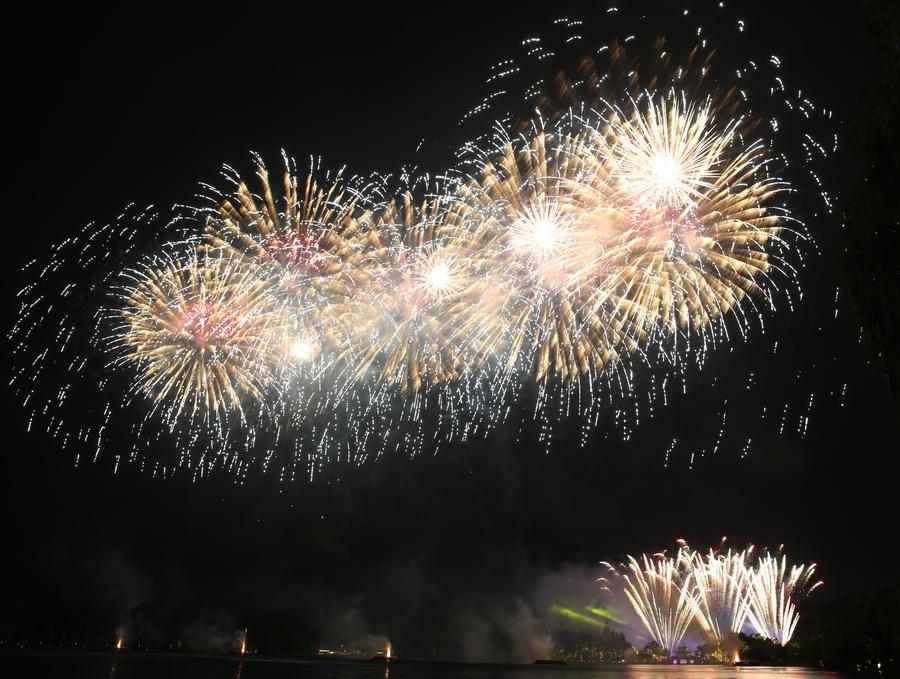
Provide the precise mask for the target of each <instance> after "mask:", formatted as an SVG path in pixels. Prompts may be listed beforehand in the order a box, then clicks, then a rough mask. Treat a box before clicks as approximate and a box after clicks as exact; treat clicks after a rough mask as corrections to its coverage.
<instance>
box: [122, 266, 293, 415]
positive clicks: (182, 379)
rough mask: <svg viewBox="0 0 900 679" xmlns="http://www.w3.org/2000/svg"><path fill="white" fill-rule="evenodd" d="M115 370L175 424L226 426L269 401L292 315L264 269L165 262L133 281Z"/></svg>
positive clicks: (125, 296) (136, 273)
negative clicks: (250, 406) (123, 371)
mask: <svg viewBox="0 0 900 679" xmlns="http://www.w3.org/2000/svg"><path fill="white" fill-rule="evenodd" d="M124 279H125V280H126V281H131V284H130V285H127V284H126V286H125V287H123V288H122V290H121V292H120V295H121V299H122V304H121V311H118V310H117V311H115V312H113V313H120V314H121V320H120V322H119V323H118V324H117V325H116V326H115V327H116V330H115V331H114V334H113V335H112V338H111V341H110V350H111V351H113V352H114V353H115V354H116V358H115V359H114V361H113V363H114V364H116V365H122V366H124V367H126V368H127V369H129V370H132V371H133V372H134V376H135V377H134V383H133V386H132V391H134V392H137V393H141V394H143V395H145V396H146V397H147V398H148V399H150V400H151V401H152V402H153V403H154V404H155V407H157V408H159V409H160V410H161V412H162V413H163V416H164V418H165V419H166V420H167V421H169V422H170V423H174V422H176V421H178V420H181V419H187V420H188V421H191V422H192V421H194V420H198V419H199V420H202V421H215V422H216V423H221V421H222V418H224V417H225V416H227V415H228V414H229V413H232V412H234V413H238V414H239V415H240V416H241V418H243V416H244V407H243V403H244V402H245V401H247V400H250V401H252V402H255V403H259V404H262V403H263V400H264V396H265V393H266V391H267V389H268V388H269V386H270V385H271V384H272V379H271V378H272V374H273V371H274V369H275V367H276V365H277V362H278V356H279V352H277V351H274V350H273V348H274V347H277V346H278V343H277V341H273V339H275V338H278V337H280V336H281V335H282V332H281V330H282V326H281V324H282V321H283V318H284V316H283V314H282V313H280V309H279V308H278V306H277V302H276V298H275V296H274V295H273V294H272V293H273V286H272V284H271V283H269V282H268V281H267V280H266V279H265V278H263V277H261V276H260V275H259V271H258V270H256V269H254V268H253V267H251V266H248V265H247V264H246V263H245V262H243V261H241V260H236V259H233V258H231V257H228V256H225V255H218V256H217V255H212V254H196V255H189V256H187V257H186V258H183V259H181V258H177V257H173V258H165V259H164V260H163V261H160V262H153V263H151V264H150V265H148V266H146V267H145V268H142V269H136V270H132V271H127V272H126V273H125V274H124Z"/></svg>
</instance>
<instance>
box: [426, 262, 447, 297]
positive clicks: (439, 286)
mask: <svg viewBox="0 0 900 679" xmlns="http://www.w3.org/2000/svg"><path fill="white" fill-rule="evenodd" d="M428 283H429V285H431V287H432V289H434V290H436V291H438V292H441V291H443V290H446V289H447V286H448V285H449V284H450V269H448V268H447V265H446V264H436V265H435V266H433V267H432V268H431V271H430V272H429V273H428Z"/></svg>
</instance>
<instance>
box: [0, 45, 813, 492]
mask: <svg viewBox="0 0 900 679" xmlns="http://www.w3.org/2000/svg"><path fill="white" fill-rule="evenodd" d="M526 42H528V41H526ZM609 53H610V64H611V66H610V69H609V72H610V73H611V72H613V71H614V70H616V69H621V65H622V63H624V62H625V61H626V57H625V56H624V51H623V50H622V49H621V48H620V47H619V46H618V45H616V44H614V45H613V48H612V49H611V50H609ZM695 56H696V55H695V54H692V55H691V59H694V58H695ZM667 63H668V62H667ZM666 68H667V69H668V71H669V72H670V75H669V77H668V79H666V80H664V81H663V80H660V79H656V80H652V81H651V85H644V84H641V85H640V86H638V85H637V84H636V83H635V80H634V78H632V79H631V81H629V82H627V83H625V84H622V85H618V84H612V85H609V86H604V85H603V84H602V83H603V82H604V81H606V80H607V77H606V76H604V75H602V73H601V72H600V71H596V70H595V71H594V72H593V73H594V74H593V76H591V77H593V79H594V81H597V82H596V83H594V84H595V85H596V87H597V88H598V92H599V93H597V92H595V93H594V94H592V95H591V100H590V101H589V102H588V105H587V106H584V105H582V106H581V107H580V108H578V109H576V108H573V107H568V108H565V109H564V110H563V109H562V108H561V106H559V105H557V106H556V110H555V111H554V112H553V114H552V115H545V113H544V112H542V111H539V112H536V113H535V114H534V117H533V119H531V120H528V121H525V122H524V123H521V122H520V124H519V125H518V129H517V130H513V131H512V132H510V131H508V130H507V129H506V128H498V129H499V131H498V132H497V133H496V134H494V135H493V136H490V137H488V138H487V141H484V139H482V140H480V141H479V142H471V143H470V144H467V145H464V147H463V150H462V152H461V157H463V158H464V159H463V160H462V161H461V162H460V164H459V166H458V167H457V168H454V169H453V170H452V171H449V172H447V173H446V174H445V175H442V176H440V177H439V178H436V179H435V178H433V177H425V178H422V180H421V181H418V182H409V183H408V186H409V187H415V186H417V185H418V186H420V187H421V186H424V187H425V188H424V190H421V189H420V190H416V189H415V188H404V189H402V190H394V191H392V190H391V189H390V188H389V183H390V182H389V181H388V180H387V179H384V178H377V177H376V178H372V177H368V178H361V177H345V176H344V174H343V173H342V172H341V173H337V174H328V173H324V172H319V171H317V170H315V169H314V170H311V171H310V173H309V174H307V175H305V176H304V174H303V173H299V172H297V170H296V168H295V166H294V164H293V162H292V161H290V160H289V159H288V158H287V157H285V170H284V172H283V174H282V175H281V176H280V177H278V178H277V179H276V178H274V177H273V176H271V175H270V173H269V170H268V169H267V168H266V166H265V165H264V163H263V162H262V160H261V159H260V158H258V157H255V174H254V175H253V176H252V177H249V178H246V179H245V178H243V177H241V176H240V175H239V174H238V173H237V172H235V171H233V170H231V168H226V172H225V173H224V174H225V176H226V177H227V178H228V179H229V180H230V182H231V183H232V184H233V186H232V188H230V189H229V190H226V191H224V192H223V191H219V190H217V189H215V188H214V187H212V186H207V187H206V188H207V189H208V190H207V191H206V192H205V196H204V201H205V202H204V203H203V204H201V205H199V206H193V207H189V208H185V207H184V206H179V207H178V208H177V216H176V218H174V219H172V220H169V221H168V222H167V225H166V227H165V228H163V227H152V226H148V225H147V224H148V223H151V222H154V223H155V222H158V221H159V218H158V216H152V218H151V217H148V216H146V215H142V216H141V217H140V218H138V219H134V218H133V217H132V216H131V215H130V213H128V214H126V215H125V216H124V217H123V219H122V220H120V222H117V223H116V224H114V225H111V226H105V227H102V228H99V229H96V228H91V229H88V230H86V231H85V232H84V233H82V234H81V235H80V236H78V237H75V238H72V239H69V240H68V241H66V242H64V243H62V244H60V245H59V246H57V248H56V249H55V250H54V254H53V257H52V259H51V261H50V263H49V264H46V265H45V266H44V268H43V269H42V270H41V271H40V273H39V276H38V280H36V281H35V282H33V283H31V284H29V285H28V286H27V287H26V288H25V290H23V292H22V295H21V296H22V300H23V301H22V306H21V312H20V317H19V321H18V323H17V325H16V327H15V328H14V331H13V339H14V342H15V344H16V352H17V355H18V357H19V361H18V364H17V367H16V368H15V374H14V377H13V383H14V385H16V388H17V389H18V390H19V393H21V394H22V395H23V401H24V402H25V404H26V407H27V408H28V409H29V411H30V416H31V417H30V419H31V420H33V419H34V418H44V419H45V421H46V422H47V429H48V430H49V431H50V432H51V433H53V434H54V435H57V436H59V437H61V438H62V439H63V444H64V445H67V444H68V443H69V442H75V441H77V442H78V444H79V445H82V444H88V445H90V444H93V447H94V452H93V455H94V457H95V458H96V457H97V456H99V454H100V450H101V448H102V446H103V445H104V442H105V441H106V440H108V437H109V434H108V431H107V430H108V429H109V428H110V427H111V426H113V420H115V419H116V417H117V415H116V414H115V412H117V411H119V410H122V409H125V410H129V409H136V410H137V411H139V412H140V413H142V414H141V416H140V417H137V418H135V417H133V416H132V420H135V419H136V420H138V421H139V422H140V423H139V424H138V425H137V426H136V427H134V428H133V429H132V432H131V435H129V436H128V437H127V440H129V441H133V442H134V443H132V444H131V445H132V449H131V451H130V452H125V453H121V454H117V457H116V460H117V462H118V460H119V459H120V458H121V457H124V458H126V459H130V460H131V461H140V463H141V464H142V465H143V464H146V461H144V460H143V458H142V456H141V454H140V451H139V450H138V447H139V445H141V444H139V443H138V441H156V440H158V439H160V438H162V437H170V438H172V439H173V440H174V442H175V449H176V450H178V451H180V452H179V455H178V459H177V461H175V462H173V463H172V466H173V467H177V466H184V465H186V466H192V467H195V468H198V469H200V470H201V472H202V471H204V470H207V469H210V468H212V467H214V466H223V467H226V468H230V469H232V470H234V471H236V472H237V473H239V474H243V473H245V472H246V469H247V468H248V467H249V465H250V464H251V463H252V462H254V461H257V462H260V461H261V464H262V466H263V467H264V468H267V467H268V466H269V465H270V464H271V460H272V458H273V454H274V453H273V451H274V450H275V449H276V448H279V447H280V448H286V449H291V450H293V452H294V454H296V455H298V456H299V455H300V454H301V450H300V449H301V448H302V447H303V446H304V445H310V446H311V447H312V452H311V453H310V452H307V455H308V457H309V460H310V461H309V463H308V472H309V474H313V473H314V472H315V471H316V469H317V466H319V465H321V464H322V462H323V460H325V459H327V458H329V457H331V458H335V457H337V458H342V457H343V458H345V459H346V460H348V461H353V462H359V461H361V460H362V459H365V457H366V456H367V453H366V450H367V449H368V446H369V445H370V444H372V443H373V442H375V445H377V446H380V448H381V449H384V448H385V447H386V445H387V444H385V441H387V440H388V439H390V437H391V436H392V435H395V437H396V438H397V441H396V446H395V447H396V448H400V447H401V446H402V447H404V448H406V449H408V450H410V451H412V452H416V451H417V450H419V449H421V448H422V447H423V446H424V445H425V443H426V442H428V440H429V439H432V440H438V439H442V440H454V439H456V440H462V441H465V440H467V439H468V438H470V437H472V436H474V435H476V434H479V433H480V434H483V433H484V432H486V431H489V430H490V429H491V428H492V427H494V426H496V425H497V424H499V423H502V422H504V421H505V419H506V418H507V417H508V416H509V413H510V409H511V405H510V404H512V403H514V402H515V401H517V400H518V399H520V398H521V397H522V395H523V394H536V396H535V405H534V412H535V413H539V412H545V411H547V410H558V411H560V412H563V411H565V412H566V413H568V412H569V411H570V410H575V411H576V412H581V413H583V414H584V417H585V421H586V422H588V426H590V424H589V423H590V422H591V419H592V418H594V421H596V418H595V417H594V415H592V413H594V414H595V413H596V411H597V406H596V405H595V404H596V403H597V402H598V400H599V399H600V397H599V395H598V394H599V393H600V392H602V391H604V390H606V391H607V392H609V393H613V392H616V391H619V392H620V393H621V392H627V391H628V390H630V389H631V385H632V375H631V368H630V365H631V364H632V363H643V364H648V365H661V364H664V365H668V366H677V365H679V364H680V363H683V362H684V360H685V358H686V357H687V356H695V357H696V358H697V360H698V361H699V360H702V357H703V356H705V355H706V353H707V352H708V351H709V350H710V349H712V348H713V347H715V346H717V345H718V344H721V343H724V342H727V341H728V339H729V338H730V337H731V336H732V335H734V334H738V335H741V336H744V335H746V334H747V333H748V332H749V330H750V326H751V324H752V323H753V320H754V319H757V318H759V316H760V313H761V310H762V309H763V308H765V307H769V306H772V305H773V304H774V302H773V293H774V292H775V291H776V290H778V288H779V284H780V283H779V281H788V282H789V283H791V285H793V284H794V283H795V273H796V272H795V270H794V266H793V264H792V261H791V260H792V258H791V256H790V255H791V253H792V247H793V245H792V243H794V242H795V241H796V239H795V238H793V236H794V235H796V234H797V231H798V228H799V227H800V225H799V222H798V221H797V220H795V219H794V218H793V217H792V215H791V213H790V212H789V211H788V209H787V208H786V207H785V201H784V200H783V197H784V196H785V195H786V194H788V193H790V192H791V187H790V185H789V183H788V181H786V180H785V179H783V178H781V177H780V176H779V174H778V171H777V167H781V166H783V165H784V163H783V158H782V157H781V156H779V155H778V153H777V152H776V151H775V150H774V149H773V147H772V144H771V140H769V139H767V138H766V137H765V136H764V135H762V134H759V133H758V132H757V128H758V127H759V119H758V118H757V117H755V116H754V115H751V114H750V113H749V107H748V106H747V105H746V102H744V101H743V100H742V99H741V97H740V96H739V95H738V94H736V90H734V89H733V88H732V89H728V90H725V91H724V93H723V92H722V91H720V90H722V88H721V87H720V86H718V85H717V88H718V89H716V91H715V92H710V93H707V94H706V95H702V94H700V92H701V91H702V88H700V87H698V85H697V84H696V83H695V82H694V80H697V81H701V80H702V77H701V76H697V74H698V73H699V74H702V76H705V75H706V74H707V72H708V68H709V64H708V62H706V61H704V62H702V63H701V64H699V65H696V64H690V63H688V64H687V65H686V66H685V67H684V68H682V67H678V68H673V67H671V66H668V65H667V67H666ZM598 73H600V75H598ZM692 77H694V80H692ZM613 80H615V79H614V78H611V79H609V81H610V82H612V81H613ZM597 83H599V84H597ZM601 95H602V96H601ZM545 99H546V98H545ZM544 103H546V102H544ZM546 110H547V107H546V105H544V106H543V111H546ZM742 111H744V112H742ZM482 142H483V143H482ZM173 224H174V225H177V226H178V228H179V231H178V235H177V237H174V238H173V237H172V236H171V229H172V225H173ZM154 229H156V230H154ZM166 229H168V231H166ZM161 241H166V242H163V243H162V244H161V243H160V242H161ZM139 243H143V245H139ZM147 243H150V245H149V246H148V245H147ZM148 249H149V251H150V253H149V254H148V253H147V250H148ZM142 250H143V253H142ZM73 269H74V270H76V271H77V272H79V274H78V275H80V276H81V280H76V281H72V280H68V281H66V282H65V284H64V285H62V286H61V289H60V290H59V291H56V292H55V293H50V294H48V293H47V291H46V290H45V289H44V288H43V287H42V285H41V283H40V281H41V280H46V279H48V278H52V277H53V276H57V277H61V278H62V277H65V275H66V273H67V272H68V273H69V274H71V272H72V270H73ZM85 270H87V271H89V272H93V273H92V275H89V276H88V280H84V271H85ZM73 299H74V300H75V301H83V300H85V299H89V300H93V306H92V307H89V308H90V309H91V310H90V311H86V312H84V313H83V314H82V316H80V317H79V316H78V314H77V313H75V312H74V311H73V310H72V306H71V304H70V302H71V300H73ZM85 325H87V326H88V327H89V328H90V330H89V331H85V330H83V329H82V328H83V327H84V326H85ZM42 333H43V334H47V333H51V334H52V336H53V337H54V342H55V344H54V345H53V346H52V347H41V348H39V349H37V350H35V349H34V348H33V346H32V345H31V344H30V342H32V341H33V339H32V338H33V337H35V336H40V335H41V334H42ZM84 347H88V349H85V348H84ZM67 352H69V353H67ZM61 357H62V358H61ZM60 363H62V364H63V370H64V371H65V373H66V375H67V377H66V378H65V379H63V380H62V381H61V382H58V383H56V382H55V383H54V385H53V387H52V388H50V389H46V388H44V387H42V386H41V385H42V380H43V379H44V376H45V375H46V374H47V373H48V372H50V371H51V368H52V367H54V366H55V367H56V368H58V367H59V364H60ZM85 379H87V380H91V381H93V382H95V383H97V384H99V385H100V386H101V388H102V390H104V393H105V394H106V395H107V396H106V402H105V404H104V406H103V409H102V415H101V416H100V417H99V420H100V425H99V426H98V427H95V428H93V429H92V428H91V427H89V426H88V425H83V426H77V427H75V428H72V427H70V426H68V425H66V423H65V420H66V412H65V411H66V406H65V404H66V402H67V401H71V400H73V399H77V398H78V393H77V392H78V388H77V387H75V386H73V383H74V382H76V381H78V380H85ZM42 389H44V391H42ZM81 407H83V405H82V406H81ZM148 422H155V423H157V424H158V425H159V424H161V426H154V425H147V424H146V423H148ZM401 423H402V426H401ZM301 431H302V432H304V433H303V435H300V434H298V432H301ZM398 431H402V433H400V434H396V432H398ZM104 432H106V433H104ZM135 434H137V435H135ZM197 451H199V452H197ZM258 451H263V452H261V453H260V452H258ZM153 471H154V472H159V471H160V470H159V469H158V468H157V467H156V466H154V468H153ZM163 472H165V470H163ZM281 473H282V475H284V474H288V475H289V476H290V475H291V474H292V473H293V472H291V471H290V470H289V469H288V468H287V467H285V466H282V467H281Z"/></svg>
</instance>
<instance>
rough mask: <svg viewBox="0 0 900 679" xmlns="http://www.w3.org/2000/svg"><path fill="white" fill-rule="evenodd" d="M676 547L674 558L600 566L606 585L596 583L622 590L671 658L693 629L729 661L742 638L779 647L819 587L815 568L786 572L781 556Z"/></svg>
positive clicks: (647, 557)
mask: <svg viewBox="0 0 900 679" xmlns="http://www.w3.org/2000/svg"><path fill="white" fill-rule="evenodd" d="M678 543H679V544H678V550H677V554H676V555H675V556H668V555H667V554H666V553H664V552H661V553H657V554H653V555H647V554H644V555H642V556H641V557H640V558H639V559H636V558H634V557H631V556H629V557H628V559H627V562H626V563H624V564H621V565H620V566H619V567H618V568H615V567H613V566H612V565H610V564H608V563H605V564H604V565H605V566H606V567H607V568H609V570H610V572H611V574H612V578H611V579H610V578H601V581H602V582H604V583H606V585H607V586H611V585H612V582H613V581H615V582H617V583H619V584H620V585H621V587H622V589H623V590H624V594H625V598H626V599H627V600H628V602H629V603H630V604H631V607H632V608H633V610H634V612H635V613H636V614H637V616H638V618H639V619H640V622H641V624H642V626H643V627H644V629H645V630H646V631H647V632H648V634H649V635H650V636H651V638H652V639H653V641H655V642H656V643H657V644H659V646H660V648H662V649H663V650H664V651H666V652H668V653H669V654H670V655H674V654H675V651H676V649H677V648H678V646H679V645H680V644H681V643H682V640H683V639H684V637H685V635H686V634H687V633H688V631H689V629H690V628H691V626H692V625H697V626H699V627H700V628H701V629H702V631H703V633H704V634H705V635H706V636H707V637H708V638H709V640H710V642H711V643H713V644H715V645H716V646H717V647H718V648H719V649H720V651H721V652H722V653H723V655H724V656H725V657H726V658H727V659H728V660H730V661H736V660H738V659H739V657H738V653H739V649H740V647H741V641H740V639H739V638H738V634H739V633H740V632H742V631H744V630H752V631H753V632H754V633H756V634H759V635H761V636H763V637H766V638H768V639H771V640H772V641H774V642H776V643H778V644H780V645H782V646H784V645H786V644H787V643H788V642H789V641H790V640H791V637H792V636H793V635H794V630H795V629H796V627H797V621H798V620H799V614H798V612H797V608H796V603H797V600H798V599H800V598H802V597H806V596H807V595H809V594H810V593H811V592H812V591H813V590H814V589H816V588H817V587H819V586H821V585H822V582H821V581H816V580H815V579H814V574H815V569H816V565H815V564H811V565H809V566H807V565H803V564H801V565H796V566H794V565H791V566H789V565H788V561H787V556H786V555H784V554H783V553H781V550H779V551H778V552H777V553H775V554H772V553H770V552H769V551H768V550H763V552H762V553H760V554H757V553H756V550H755V549H754V547H753V546H750V547H748V548H746V549H744V550H742V551H737V550H732V549H725V548H724V540H723V546H722V547H720V548H719V549H710V550H709V551H708V552H707V553H705V554H704V553H702V552H700V551H695V550H693V549H691V547H690V546H689V545H688V544H687V543H686V542H684V541H683V540H679V541H678Z"/></svg>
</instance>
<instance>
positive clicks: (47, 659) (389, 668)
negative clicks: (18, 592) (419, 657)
mask: <svg viewBox="0 0 900 679" xmlns="http://www.w3.org/2000/svg"><path fill="white" fill-rule="evenodd" d="M0 675H2V676H6V677H47V678H48V679H63V678H71V679H157V678H158V679H293V678H295V677H297V678H302V679H432V678H433V679H687V678H688V677H699V678H700V679H720V678H721V679H825V678H826V677H828V678H830V679H841V677H842V675H840V674H837V673H834V672H823V671H820V670H808V669H803V668H796V667H715V666H690V665H681V666H660V665H627V666H622V667H579V666H571V665H567V666H546V665H543V666H542V665H486V664H485V665H479V664H469V663H440V662H414V661H403V660H400V661H394V662H391V663H384V662H378V661H366V660H285V659H266V658H247V659H243V660H241V659H238V658H220V657H198V656H180V655H164V654H158V655H157V654H139V653H134V654H130V653H120V654H115V655H113V654H92V653H34V654H10V655H5V654H4V655H0Z"/></svg>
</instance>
